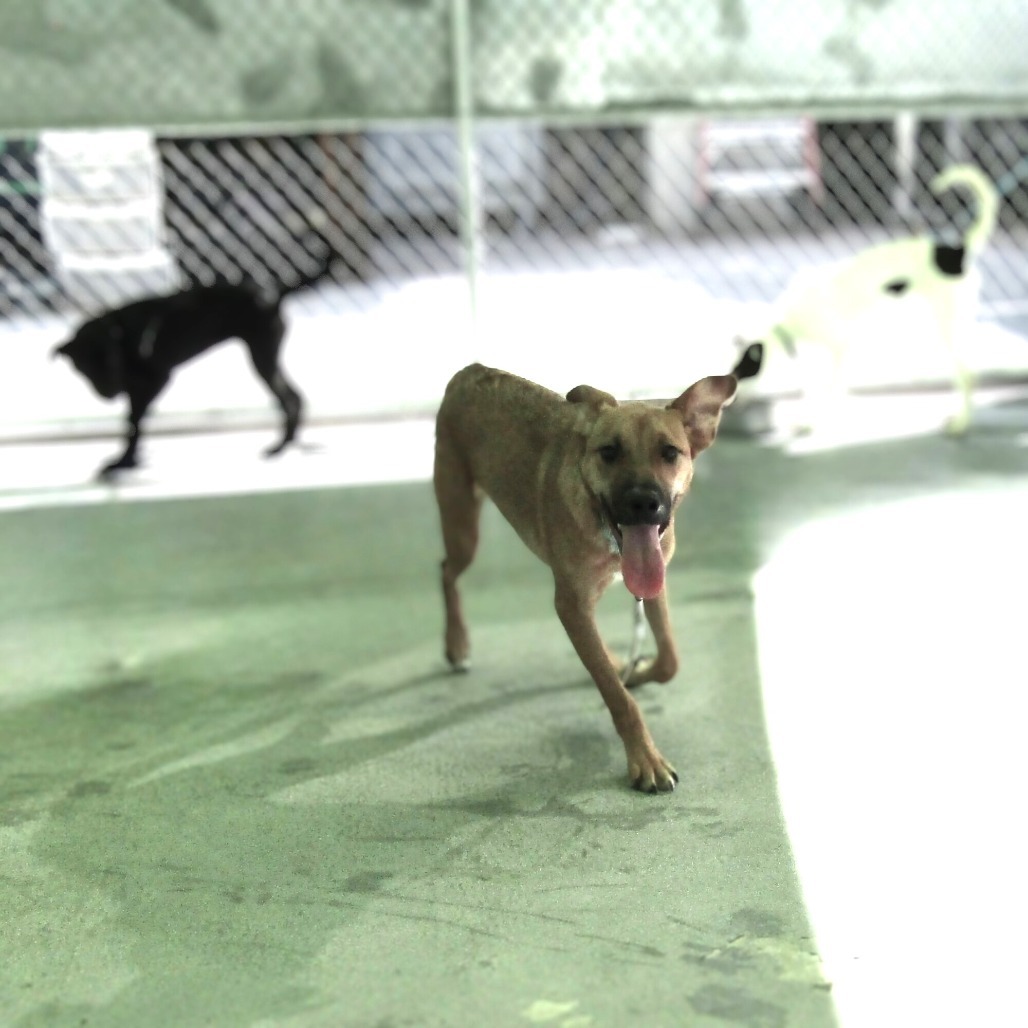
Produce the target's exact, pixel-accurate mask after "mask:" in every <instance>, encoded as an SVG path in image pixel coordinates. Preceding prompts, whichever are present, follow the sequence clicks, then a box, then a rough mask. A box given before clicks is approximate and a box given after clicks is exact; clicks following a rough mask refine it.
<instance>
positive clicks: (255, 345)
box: [245, 315, 303, 457]
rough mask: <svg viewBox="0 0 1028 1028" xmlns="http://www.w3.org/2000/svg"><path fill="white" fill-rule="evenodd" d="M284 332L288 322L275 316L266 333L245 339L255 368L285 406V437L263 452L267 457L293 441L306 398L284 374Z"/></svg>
mask: <svg viewBox="0 0 1028 1028" xmlns="http://www.w3.org/2000/svg"><path fill="white" fill-rule="evenodd" d="M284 335H285V325H284V323H283V321H282V319H281V317H279V316H278V315H276V316H275V320H274V322H273V323H272V324H270V325H269V326H268V330H267V332H266V333H265V334H263V335H261V336H260V337H253V336H251V337H250V338H248V339H246V340H245V342H246V345H247V347H248V348H249V350H250V361H251V363H252V364H253V369H254V371H256V372H257V374H258V375H259V376H260V378H261V380H262V381H263V382H264V384H265V385H266V386H267V387H268V388H269V389H270V390H271V394H272V396H274V397H275V399H276V401H277V402H278V405H279V407H280V408H281V409H282V437H281V439H279V441H278V442H277V443H275V444H274V445H273V446H269V447H268V448H267V449H266V450H265V451H264V456H265V457H274V456H275V454H277V453H281V452H282V451H283V450H284V449H285V448H286V447H287V446H288V445H289V444H290V443H291V442H293V440H294V439H295V438H296V433H297V432H298V431H299V430H300V421H301V418H302V416H303V397H302V396H301V395H300V393H299V391H298V390H297V389H296V387H295V386H294V385H293V384H292V383H291V382H290V381H289V379H287V378H286V376H285V375H284V374H283V372H282V366H281V363H280V362H279V352H280V351H281V348H282V338H283V336H284Z"/></svg>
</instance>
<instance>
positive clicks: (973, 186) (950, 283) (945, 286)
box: [733, 164, 999, 434]
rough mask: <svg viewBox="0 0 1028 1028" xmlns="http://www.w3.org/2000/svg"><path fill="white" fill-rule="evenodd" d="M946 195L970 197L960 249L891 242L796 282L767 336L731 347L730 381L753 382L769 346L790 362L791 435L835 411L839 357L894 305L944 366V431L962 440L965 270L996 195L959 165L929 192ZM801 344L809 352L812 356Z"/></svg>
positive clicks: (968, 384)
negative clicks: (947, 406) (737, 351)
mask: <svg viewBox="0 0 1028 1028" xmlns="http://www.w3.org/2000/svg"><path fill="white" fill-rule="evenodd" d="M954 187H964V188H966V189H968V190H970V192H971V193H972V195H973V197H974V200H975V208H976V214H975V218H974V221H973V223H972V224H971V226H970V227H969V228H968V230H967V231H966V233H965V234H964V237H963V239H962V240H961V241H960V245H957V246H947V245H944V244H942V243H940V242H938V241H936V240H934V239H931V238H929V237H914V238H906V239H897V240H894V241H893V242H889V243H883V244H881V245H878V246H873V247H870V248H868V249H867V250H863V251H861V252H860V253H858V254H856V255H855V256H853V257H852V258H850V259H849V260H846V261H842V262H840V263H838V264H833V265H828V266H825V267H819V268H815V269H812V270H811V271H807V272H802V273H801V274H799V275H797V276H796V278H795V279H794V280H793V282H792V283H791V284H790V285H789V287H788V288H787V289H786V291H785V293H784V294H783V296H782V297H781V299H780V301H779V303H778V304H777V311H776V314H775V316H774V317H773V320H772V324H771V327H770V328H769V329H768V330H767V331H766V332H765V333H763V334H762V335H761V336H760V337H758V339H756V340H752V341H742V342H741V345H742V347H743V348H744V353H743V355H742V357H741V359H740V360H739V362H738V364H737V365H736V367H735V368H734V369H733V373H734V374H735V375H736V376H737V377H739V378H749V377H752V376H754V375H756V374H757V373H758V372H759V371H760V368H761V365H762V364H763V362H764V359H765V358H766V356H767V353H766V347H767V345H768V344H769V343H772V342H777V343H778V344H779V345H780V346H781V347H782V348H783V349H784V350H785V351H786V352H787V353H788V354H790V356H793V357H797V356H799V357H800V360H799V362H798V365H797V367H798V370H799V371H800V377H801V380H802V386H803V399H804V406H805V408H806V421H805V423H804V424H801V425H800V426H798V427H799V428H800V429H801V430H804V431H809V430H811V429H812V428H814V427H820V426H821V425H823V424H824V423H825V422H826V421H828V420H830V418H831V416H832V414H833V412H834V411H835V410H836V409H837V407H838V401H839V399H840V398H841V394H842V392H843V389H844V383H843V381H842V367H841V365H842V358H843V356H844V354H845V352H846V351H847V350H848V349H849V348H850V347H852V346H854V345H858V346H859V344H860V341H861V339H862V338H863V339H865V340H866V339H867V338H868V333H869V332H878V333H880V332H881V331H882V330H883V320H882V319H883V318H884V319H887V320H888V319H890V318H891V319H893V320H896V319H897V316H898V315H899V313H900V311H899V309H898V307H897V306H896V305H897V304H906V305H908V306H909V305H912V304H913V303H918V304H919V305H920V308H921V310H922V311H924V312H925V313H926V314H927V317H925V318H922V319H921V320H920V321H919V322H918V325H919V326H924V327H923V328H922V329H921V330H926V331H930V332H933V333H934V334H936V335H937V337H938V340H939V343H940V344H941V345H942V346H944V347H946V349H947V351H948V352H949V355H950V359H951V361H952V365H953V377H954V382H955V385H956V391H957V397H958V403H959V406H958V408H957V410H956V412H955V414H954V415H953V417H952V418H951V419H950V420H949V421H948V423H947V430H948V431H950V432H952V433H954V434H961V433H963V432H965V431H966V430H967V427H968V424H969V423H970V420H971V390H972V387H973V384H974V383H973V379H972V377H971V374H970V373H969V372H968V370H967V368H966V367H965V365H964V362H963V361H962V360H961V357H960V352H959V347H960V342H961V337H962V335H963V334H964V333H965V332H966V331H967V329H968V327H969V324H970V321H971V320H972V319H973V317H974V312H975V310H976V307H977V301H978V293H979V289H980V284H981V283H980V275H979V274H978V272H977V269H976V268H975V267H974V261H975V258H976V257H977V256H978V254H980V253H981V251H982V250H983V249H984V247H985V244H986V243H987V242H988V240H989V237H990V236H991V235H992V233H993V231H994V229H995V227H996V220H997V216H998V213H999V194H998V192H997V190H996V188H995V187H994V186H993V184H992V183H991V182H990V181H989V179H988V178H987V177H986V175H985V174H984V173H983V172H981V171H980V170H979V169H978V168H976V167H973V166H971V165H965V164H960V165H955V166H953V167H951V168H949V169H947V170H946V171H944V172H942V173H941V174H939V175H937V176H936V177H935V179H933V181H932V183H931V189H932V191H933V192H934V193H936V194H940V193H942V192H945V191H946V190H948V189H952V188H954ZM810 344H817V345H816V349H817V351H818V353H815V346H814V345H810ZM819 355H820V359H819Z"/></svg>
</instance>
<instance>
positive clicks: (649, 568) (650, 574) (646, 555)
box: [621, 525, 664, 600]
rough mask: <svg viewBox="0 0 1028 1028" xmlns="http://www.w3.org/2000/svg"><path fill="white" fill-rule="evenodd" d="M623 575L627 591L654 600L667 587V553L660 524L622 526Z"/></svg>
mask: <svg viewBox="0 0 1028 1028" xmlns="http://www.w3.org/2000/svg"><path fill="white" fill-rule="evenodd" d="M621 574H622V575H623V576H624V579H625V585H626V586H627V588H628V591H629V592H630V593H631V594H632V595H633V596H635V597H636V598H637V599H640V600H652V599H653V597H654V596H656V595H658V594H659V593H660V590H661V589H663V588H664V554H663V553H662V552H661V549H660V528H659V527H658V526H657V525H622V526H621Z"/></svg>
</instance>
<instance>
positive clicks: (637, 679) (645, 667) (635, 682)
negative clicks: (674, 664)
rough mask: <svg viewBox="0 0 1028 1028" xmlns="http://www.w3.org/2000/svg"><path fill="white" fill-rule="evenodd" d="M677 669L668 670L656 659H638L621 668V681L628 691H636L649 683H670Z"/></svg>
mask: <svg viewBox="0 0 1028 1028" xmlns="http://www.w3.org/2000/svg"><path fill="white" fill-rule="evenodd" d="M676 670H677V669H670V670H669V669H668V668H667V667H665V666H664V664H662V663H660V662H659V660H658V658H656V657H637V658H636V659H635V660H633V661H632V662H631V664H625V665H624V666H623V667H622V668H621V673H620V677H621V681H622V683H623V684H624V686H625V688H626V689H635V688H636V687H637V686H640V685H645V684H646V683H647V682H661V683H664V682H669V681H670V680H671V679H672V678H674V676H675V671H676Z"/></svg>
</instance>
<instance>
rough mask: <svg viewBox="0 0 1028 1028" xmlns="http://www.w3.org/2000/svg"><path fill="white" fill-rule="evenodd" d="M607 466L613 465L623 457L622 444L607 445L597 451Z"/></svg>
mask: <svg viewBox="0 0 1028 1028" xmlns="http://www.w3.org/2000/svg"><path fill="white" fill-rule="evenodd" d="M596 452H597V453H598V454H599V455H600V457H601V459H602V460H603V461H604V463H606V464H613V463H614V461H616V460H617V459H618V457H620V456H621V444H620V443H607V445H606V446H601V447H600V448H599V449H598V450H597V451H596Z"/></svg>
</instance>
